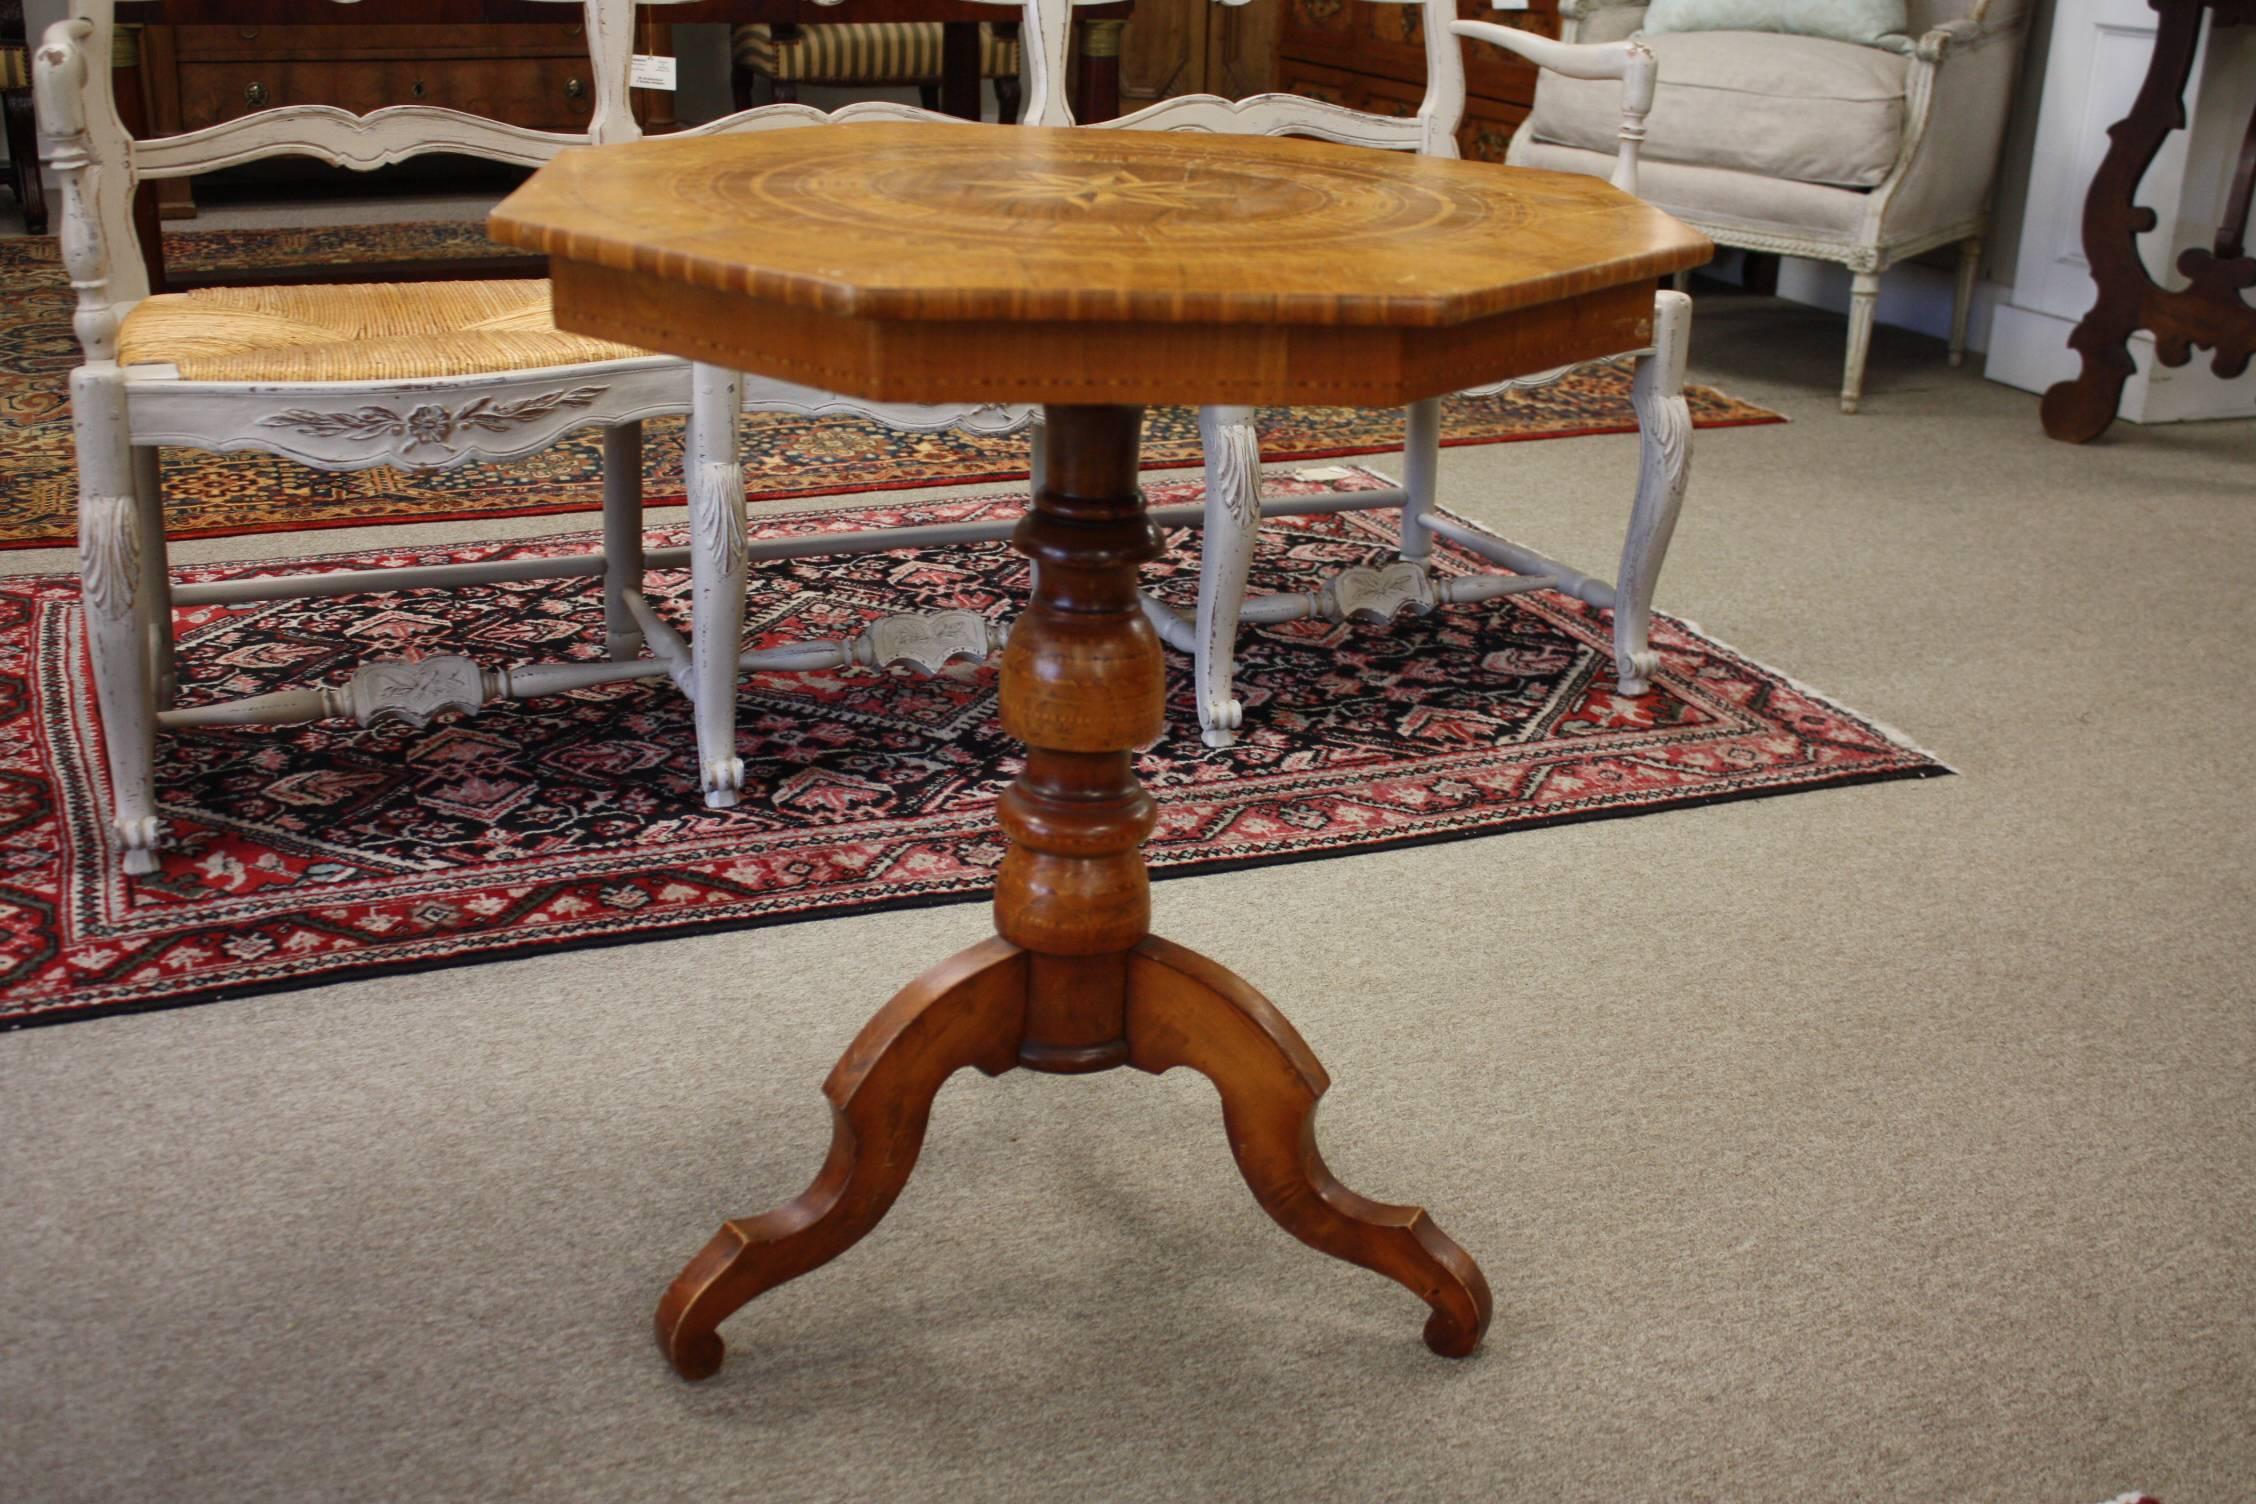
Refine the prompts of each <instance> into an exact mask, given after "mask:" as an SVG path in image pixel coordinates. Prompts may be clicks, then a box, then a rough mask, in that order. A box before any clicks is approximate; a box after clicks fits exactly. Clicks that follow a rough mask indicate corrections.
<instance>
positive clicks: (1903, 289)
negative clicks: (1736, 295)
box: [1778, 259, 2005, 350]
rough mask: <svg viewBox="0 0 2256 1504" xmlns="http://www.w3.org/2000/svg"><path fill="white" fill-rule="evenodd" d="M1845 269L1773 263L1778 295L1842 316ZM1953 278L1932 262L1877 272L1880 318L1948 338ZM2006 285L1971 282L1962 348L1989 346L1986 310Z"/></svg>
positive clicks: (1823, 263) (1894, 325)
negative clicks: (1971, 299) (1970, 308)
mask: <svg viewBox="0 0 2256 1504" xmlns="http://www.w3.org/2000/svg"><path fill="white" fill-rule="evenodd" d="M1849 285H1850V277H1849V269H1848V268H1847V267H1845V266H1839V265H1836V264H1835V263H1833V262H1830V261H1804V260H1800V259H1787V260H1782V261H1780V262H1779V264H1778V295H1779V296H1780V297H1782V298H1787V299H1790V300H1791V301H1793V302H1796V303H1807V304H1808V305H1810V306H1811V307H1813V308H1826V309H1830V310H1832V311H1833V312H1835V313H1838V314H1841V315H1844V316H1846V315H1847V313H1848V311H1849ZM1957 286H1958V279H1957V278H1956V277H1954V276H1952V275H1951V274H1950V273H1949V272H1946V271H1942V270H1939V269H1938V268H1935V267H1932V266H1919V265H1916V264H1914V265H1906V266H1896V267H1890V268H1889V269H1888V270H1887V271H1885V272H1883V273H1882V274H1881V276H1880V307H1879V312H1878V315H1877V316H1878V318H1879V321H1880V322H1881V323H1883V324H1886V325H1888V326H1889V327H1891V328H1895V329H1909V330H1912V331H1913V332H1914V333H1918V334H1925V335H1929V336H1931V337H1932V338H1935V339H1949V338H1950V326H1951V300H1952V298H1953V296H1954V295H1955V294H1956V292H1957ZM2004 294H2005V289H2004V288H2002V287H2000V286H1999V285H1998V284H1996V283H1994V282H1977V283H1975V284H1974V311H1973V312H1972V313H1971V314H1969V315H1968V316H1967V320H1966V348H1967V349H1969V350H1987V349H1988V348H1989V347H1990V314H1991V310H1992V309H1994V308H1995V307H1996V306H1997V305H1998V303H1999V301H2000V300H2001V299H2002V298H2003V296H2004Z"/></svg>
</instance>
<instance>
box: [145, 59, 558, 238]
mask: <svg viewBox="0 0 2256 1504" xmlns="http://www.w3.org/2000/svg"><path fill="white" fill-rule="evenodd" d="M142 66H143V67H144V68H145V69H146V70H147V74H146V76H147V84H148V91H149V96H150V98H149V104H150V114H151V117H152V124H153V126H154V128H155V130H156V132H157V133H158V134H160V135H169V134H171V133H173V132H175V131H184V130H197V129H200V128H202V127H204V126H208V125H217V124H219V123H220V122H221V121H224V120H232V119H234V118H235V117H236V116H238V115H247V114H249V113H251V112H252V111H253V110H261V109H268V108H271V107H273V106H275V105H288V104H329V105H336V106H338V107H339V108H340V109H346V110H351V111H352V112H354V113H355V114H365V113H367V112H368V111H370V110H377V109H382V108H384V107H385V106H387V105H402V104H428V105H440V106H444V107H446V108H448V109H456V110H464V111H467V112H469V113H471V114H474V115H485V116H489V117H491V118H493V119H497V120H506V121H508V122H509V123H511V124H512V125H523V126H528V127H531V128H533V129H535V130H579V129H582V128H584V127H585V126H586V125H587V122H588V118H589V116H590V115H591V114H592V113H593V111H594V108H595V91H594V89H593V88H592V87H591V85H590V81H589V78H588V58H587V40H586V38H585V36H584V35H583V34H582V32H581V28H580V27H579V26H578V25H577V24H576V23H574V24H567V23H555V24H537V25H536V24H485V25H453V26H385V25H369V26H349V25H305V26H301V25H294V24H293V25H279V26H276V25H252V24H245V25H240V26H223V25H222V26H209V25H197V26H151V27H149V28H147V30H146V31H145V32H144V34H143V46H142ZM167 187H168V188H173V190H174V191H173V192H171V193H168V194H167V202H166V206H165V208H166V213H167V214H181V213H193V212H194V208H193V206H192V205H191V204H190V203H188V201H187V199H186V194H185V192H184V191H181V190H184V189H185V183H181V182H178V181H177V180H175V183H172V184H167Z"/></svg>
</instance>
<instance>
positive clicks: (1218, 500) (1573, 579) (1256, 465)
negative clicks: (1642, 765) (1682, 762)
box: [1100, 0, 1692, 747]
mask: <svg viewBox="0 0 2256 1504" xmlns="http://www.w3.org/2000/svg"><path fill="white" fill-rule="evenodd" d="M1224 3H1230V0H1224ZM1368 3H1374V4H1401V3H1408V4H1417V5H1420V6H1421V8H1422V10H1423V11H1424V16H1423V21H1424V25H1423V27H1422V34H1423V35H1424V37H1425V40H1426V92H1425V98H1424V100H1423V102H1422V103H1421V105H1420V107H1419V109H1418V113H1417V115H1416V116H1415V117H1414V118H1411V119H1396V118H1393V117H1388V116H1381V115H1370V114H1365V113H1363V112H1361V111H1356V110H1348V109H1344V108H1342V107H1341V106H1338V105H1335V104H1331V103H1328V102H1326V101H1323V100H1316V99H1307V98H1303V97H1301V96H1299V95H1294V94H1261V95H1256V96H1254V97H1253V98H1250V99H1244V100H1236V101H1231V100H1224V99H1217V98H1214V97H1212V96H1209V95H1188V96H1185V97H1182V98H1177V99H1168V100H1162V101H1161V102H1159V103H1158V104H1155V105H1152V106H1150V107H1149V108H1147V109H1143V110H1139V111H1137V112H1136V113H1135V114H1132V115H1128V116H1125V117H1123V118H1122V119H1119V120H1115V121H1107V122H1104V123H1103V125H1102V126H1101V127H1100V128H1106V129H1121V130H1190V131H1220V132H1241V133H1249V134H1260V135H1284V134H1292V135H1314V136H1321V137H1323V138H1325V139H1327V140H1332V141H1340V142H1345V143H1349V144H1353V145H1361V146H1372V147H1378V148H1381V149H1386V150H1394V151H1412V152H1422V153H1424V154H1426V155H1429V156H1445V157H1453V156H1455V155H1456V154H1457V134H1456V133H1457V125H1458V121H1459V119H1460V118H1461V117H1462V115H1463V113H1464V108H1465V70H1464V59H1463V56H1462V53H1461V50H1460V49H1461V47H1462V45H1463V44H1462V43H1461V42H1460V40H1459V39H1460V38H1468V39H1472V40H1475V41H1479V42H1482V43H1488V44H1493V45H1496V46H1500V47H1503V48H1505V49H1506V50H1508V51H1511V52H1514V53H1517V54H1519V55H1520V56H1522V57H1524V58H1527V59H1528V60H1529V61H1531V62H1534V63H1536V64H1538V65H1540V66H1542V67H1546V68H1551V69H1553V70H1555V71H1557V72H1560V73H1564V74H1567V75H1568V76H1570V77H1575V78H1599V79H1613V80H1616V81H1618V82H1620V84H1621V85H1622V121H1621V130H1620V148H1619V156H1618V159H1617V164H1616V167H1615V171H1614V176H1613V181H1614V186H1616V187H1618V188H1621V189H1622V190H1623V191H1625V192H1629V193H1635V192H1636V191H1637V164H1638V151H1639V148H1640V147H1641V146H1642V144H1643V142H1644V139H1645V120H1646V116H1647V115H1648V114H1649V113H1650V112H1651V110H1652V107H1653V90H1654V84H1655V82H1656V77H1657V72H1656V68H1655V64H1654V58H1653V54H1652V52H1651V51H1649V50H1648V49H1647V48H1645V47H1643V46H1642V45H1640V44H1638V43H1637V42H1635V41H1618V42H1608V43H1595V44H1579V45H1570V44H1567V43H1563V42H1556V41H1552V40H1551V39H1549V38H1547V37H1539V36H1536V35H1533V34H1532V33H1529V32H1524V31H1519V30H1515V29H1513V28H1510V27H1504V26H1496V25H1492V24H1489V23H1486V22H1478V21H1459V20H1458V19H1457V10H1456V6H1455V4H1454V3H1453V0H1368ZM1691 317H1692V304H1691V300H1690V299H1689V298H1687V297H1685V296H1684V294H1683V293H1681V292H1663V293H1659V294H1657V295H1656V298H1655V304H1654V318H1653V328H1654V343H1653V346H1652V347H1651V348H1649V349H1646V350H1640V351H1633V352H1624V353H1625V354H1626V355H1629V356H1631V357H1632V358H1634V359H1635V360H1636V362H1637V373H1636V377H1635V379H1634V383H1633V386H1632V400H1633V402H1634V404H1635V407H1636V411H1637V418H1638V431H1639V434H1640V443H1641V445H1642V452H1643V460H1642V463H1641V465H1640V466H1639V472H1638V484H1637V490H1636V495H1635V497H1634V499H1633V502H1632V505H1631V508H1630V520H1629V527H1628V532H1627V536H1626V538H1625V541H1624V543H1623V548H1622V556H1621V561H1620V564H1619V566H1618V568H1617V570H1616V572H1615V576H1614V582H1613V583H1612V584H1611V585H1608V584H1604V583H1601V582H1599V581H1597V580H1594V579H1592V578H1591V577H1590V576H1588V575H1585V574H1583V573H1582V572H1580V571H1579V570H1575V569H1572V568H1569V567H1568V566H1566V565H1564V564H1561V563H1558V562H1557V561H1556V560H1553V559H1550V558H1547V557H1545V556H1544V555H1542V554H1540V553H1538V552H1536V551H1535V550H1533V549H1528V548H1523V547H1521V546H1519V545H1517V544H1514V543H1510V542H1507V541H1505V540H1502V539H1498V538H1495V537H1493V536H1491V535H1490V534H1488V533H1485V532H1480V531H1478V530H1475V529H1470V528H1464V527H1460V526H1458V525H1457V524H1455V523H1452V522H1450V521H1448V519H1446V518H1444V517H1439V516H1436V515H1435V513H1434V507H1435V502H1436V495H1435V493H1436V489H1437V483H1438V476H1439V470H1440V457H1441V401H1440V399H1439V398H1433V399H1429V400H1427V401H1424V402H1418V403H1413V404H1412V405H1411V407H1410V409H1409V412H1408V415H1407V424H1406V432H1405V436H1404V453H1405V474H1404V484H1403V485H1402V486H1401V487H1400V488H1393V487H1389V488H1387V489H1385V490H1382V491H1371V492H1361V493H1357V494H1356V495H1355V496H1354V497H1353V498H1350V499H1347V500H1346V501H1345V502H1344V504H1343V502H1342V501H1341V499H1338V498H1331V497H1314V498H1265V497H1263V496H1262V495H1261V491H1260V482H1261V475H1260V465H1261V454H1260V444H1259V439H1258V436H1257V434H1256V433H1255V431H1254V424H1253V417H1254V415H1253V412H1252V410H1251V409H1248V408H1241V407H1211V408H1207V409H1204V410H1203V411H1202V412H1201V413H1200V419H1199V430H1200V437H1201V440H1202V442H1203V445H1204V449H1205V463H1206V504H1205V507H1204V509H1203V512H1202V514H1201V517H1200V525H1201V526H1202V527H1203V529H1204V538H1203V548H1204V552H1203V554H1202V557H1201V560H1200V570H1199V597H1198V607H1197V610H1196V612H1195V614H1193V615H1184V614H1182V613H1179V612H1177V611H1175V610H1173V609H1172V608H1170V607H1168V606H1166V605H1165V604H1163V603H1162V602H1160V601H1158V600H1157V599H1154V598H1151V597H1147V598H1146V600H1145V603H1144V605H1145V614H1146V615H1147V616H1148V617H1149V618H1150V619H1151V621H1152V623H1153V625H1154V626H1155V627H1156V628H1157V629H1158V630H1159V633H1160V635H1161V637H1162V638H1163V639H1164V640H1165V641H1166V642H1167V643H1168V644H1169V645H1171V646H1173V647H1175V648H1176V649H1178V650H1180V651H1182V652H1186V653H1189V654H1191V655H1192V657H1193V660H1194V669H1193V681H1194V684H1195V687H1196V692H1195V695H1194V699H1195V702H1196V704H1197V706H1198V715H1199V730H1200V734H1201V736H1202V738H1203V739H1204V741H1205V742H1206V744H1207V745H1208V746H1210V747H1227V746H1230V745H1232V744H1234V743H1235V742H1236V740H1237V738H1238V734H1239V732H1240V731H1241V730H1242V729H1243V726H1244V716H1245V711H1244V707H1243V705H1242V704H1241V703H1240V701H1239V700H1238V698H1237V696H1236V693H1235V690H1234V688H1233V684H1234V679H1235V674H1234V666H1235V659H1236V651H1237V632H1238V628H1239V626H1240V625H1241V624H1243V623H1247V622H1252V623H1255V624H1269V623H1276V622H1283V621H1296V620H1302V619H1305V618H1309V617H1321V618H1323V619H1325V620H1329V621H1348V620H1355V621H1388V620H1392V619H1393V618H1394V617H1395V616H1396V615H1398V614H1399V613H1402V612H1406V611H1407V612H1411V613H1414V614H1418V615H1423V614H1425V613H1426V612H1429V611H1433V610H1436V609H1438V608H1440V607H1442V606H1446V605H1462V604H1472V603H1476V602H1480V601H1487V600H1493V599H1496V598H1497V597H1499V596H1503V595H1512V594H1520V593H1523V592H1527V591H1531V590H1559V591H1563V592H1565V593H1567V594H1569V595H1573V596H1576V597H1577V598H1579V599H1582V600H1585V601H1588V602H1589V603H1590V604H1592V605H1594V606H1598V607H1601V608H1604V609H1607V610H1611V611H1612V612H1613V613H1614V671H1615V677H1616V679H1617V681H1618V684H1619V688H1620V692H1621V693H1623V694H1628V695H1638V694H1644V693H1646V692H1647V691H1648V690H1649V689H1650V688H1651V685H1652V676H1653V673H1654V671H1655V669H1656V667H1657V663H1656V660H1655V655H1654V654H1653V653H1652V651H1651V648H1650V645H1649V643H1648V640H1647V636H1648V628H1649V624H1650V622H1651V620H1652V604H1653V590H1654V587H1655V585H1656V583H1657V582H1658V580H1659V577H1660V571H1661V563H1662V561H1663V559H1664V558H1665V557H1666V555H1667V553H1668V545H1669V539H1670V537H1671V535H1672V534H1673V533H1674V531H1675V527H1676V517H1677V513H1678V510H1679V509H1680V508H1681V507H1682V505H1683V500H1684V489H1685V484H1686V480H1687V478H1688V476H1689V474H1690V469H1691V430H1692V425H1691V417H1690V410H1689V408H1688V407H1687V405H1686V403H1685V399H1684V364H1685V351H1686V348H1687V345H1688V343H1689V339H1690V333H1691ZM1565 374H1567V372H1566V370H1564V369H1562V370H1556V371H1546V372H1543V373H1541V374H1538V375H1533V376H1527V377H1522V378H1519V379H1517V380H1514V381H1507V382H1499V383H1496V384H1494V385H1491V386H1487V387H1483V388H1480V389H1479V391H1480V392H1482V393H1491V392H1497V391H1502V390H1506V389H1509V388H1531V387H1537V386H1542V385H1545V384H1547V383H1549V382H1553V381H1557V380H1558V379H1559V378H1560V377H1561V376H1563V375H1565ZM1381 507H1400V508H1401V509H1402V529H1401V534H1400V546H1399V551H1398V555H1397V558H1396V560H1395V562H1393V563H1392V564H1389V565H1387V566H1386V567H1385V568H1383V569H1370V568H1355V569H1347V570H1342V571H1340V572H1339V573H1338V574H1337V575H1335V576H1333V577H1332V578H1331V579H1330V580H1328V581H1326V582H1325V584H1324V585H1323V586H1322V587H1321V588H1319V589H1317V590H1313V591H1308V592H1305V593H1300V594H1293V595H1266V596H1256V597H1253V598H1251V599H1248V598H1247V597H1246V596H1245V585H1246V576H1247V571H1248V567H1249V565H1250V562H1251V559H1252V556H1253V549H1254V534H1255V531H1256V530H1257V529H1258V527H1259V525H1260V521H1261V519H1262V518H1263V517H1275V516H1296V515H1307V514H1310V513H1314V512H1333V511H1345V510H1363V509H1374V510H1375V509H1378V508H1381ZM1436 534H1439V535H1441V536H1444V537H1448V538H1450V539H1451V540H1452V541H1454V542H1457V543H1459V544H1461V545H1462V546H1464V547H1466V548H1469V549H1471V550H1472V551H1474V552H1475V553H1478V554H1480V555H1481V556H1482V557H1484V558H1486V559H1488V560H1490V561H1491V562H1493V563H1496V564H1498V565H1501V566H1502V567H1503V568H1504V569H1505V570H1508V571H1510V573H1508V574H1498V575H1485V576H1469V577H1464V578H1456V579H1436V578H1435V577H1434V575H1433V572H1432V568H1431V560H1432V557H1433V545H1432V538H1433V536H1434V535H1436Z"/></svg>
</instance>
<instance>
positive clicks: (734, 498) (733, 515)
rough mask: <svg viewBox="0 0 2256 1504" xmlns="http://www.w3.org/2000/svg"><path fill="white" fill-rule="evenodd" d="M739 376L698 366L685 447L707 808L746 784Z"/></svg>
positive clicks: (693, 659)
mask: <svg viewBox="0 0 2256 1504" xmlns="http://www.w3.org/2000/svg"><path fill="white" fill-rule="evenodd" d="M742 401H743V378H742V377H741V376H739V375H738V374H737V373H736V372H734V371H726V370H722V369H721V368H720V367H718V366H706V365H700V366H698V367H696V368H695V373H694V375H693V377H692V386H691V389H690V402H691V407H690V413H689V432H688V441H687V445H686V450H687V456H688V464H687V469H688V471H689V474H688V476H687V478H686V479H687V484H686V486H685V487H684V489H685V490H687V492H688V493H689V581H690V584H689V590H690V612H691V619H692V621H693V622H694V623H695V626H694V628H693V629H692V632H691V635H690V644H689V651H690V682H689V684H688V686H686V687H687V688H688V689H689V693H690V698H691V699H692V700H693V701H694V702H695V705H696V716H697V773H698V783H699V786H700V787H702V788H703V789H704V791H705V804H706V807H707V808H709V809H729V808H732V807H734V805H735V804H736V801H737V798H738V796H739V794H740V793H741V792H742V791H743V788H744V759H743V758H741V757H738V756H737V755H736V680H737V658H738V653H739V648H738V646H737V644H738V642H739V640H740V638H741V636H742V633H743V626H744V568H745V561H744V471H743V469H742V467H741V466H740V465H739V464H738V463H737V453H736V431H737V411H738V407H739V405H740V404H741V402H742Z"/></svg>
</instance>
